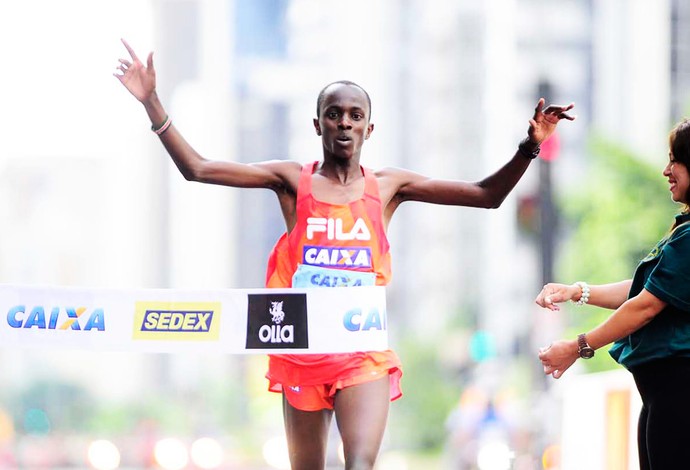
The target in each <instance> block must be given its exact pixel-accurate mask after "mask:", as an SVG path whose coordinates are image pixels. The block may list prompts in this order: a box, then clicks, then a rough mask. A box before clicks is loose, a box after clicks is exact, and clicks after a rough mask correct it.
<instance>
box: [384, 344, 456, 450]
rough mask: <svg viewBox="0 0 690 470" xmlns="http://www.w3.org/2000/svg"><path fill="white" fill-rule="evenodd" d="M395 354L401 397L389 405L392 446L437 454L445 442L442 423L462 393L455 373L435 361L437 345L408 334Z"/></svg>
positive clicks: (440, 362) (437, 350) (443, 423)
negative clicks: (399, 367)
mask: <svg viewBox="0 0 690 470" xmlns="http://www.w3.org/2000/svg"><path fill="white" fill-rule="evenodd" d="M399 352H400V355H401V358H402V360H403V370H404V380H403V384H402V385H403V394H404V395H403V398H402V399H401V400H400V401H399V402H397V403H394V404H393V405H392V413H391V416H390V419H391V426H390V427H389V428H390V431H389V433H390V435H391V440H392V444H393V446H394V447H399V448H404V449H414V450H416V451H421V452H429V453H435V452H438V451H440V450H441V448H442V446H443V445H444V443H445V441H446V439H447V429H446V427H445V422H446V420H447V419H448V415H449V413H450V411H451V410H452V409H453V407H454V406H455V405H456V404H457V402H458V397H459V396H460V392H461V391H462V390H461V388H460V386H459V384H458V383H457V381H456V380H453V379H454V378H456V377H457V371H454V370H451V369H449V368H447V367H445V366H444V365H443V363H442V361H439V343H434V344H429V343H427V342H423V341H421V340H420V338H419V337H415V336H414V335H412V336H411V337H409V338H407V339H403V340H402V341H400V347H399ZM449 377H451V378H453V379H449Z"/></svg>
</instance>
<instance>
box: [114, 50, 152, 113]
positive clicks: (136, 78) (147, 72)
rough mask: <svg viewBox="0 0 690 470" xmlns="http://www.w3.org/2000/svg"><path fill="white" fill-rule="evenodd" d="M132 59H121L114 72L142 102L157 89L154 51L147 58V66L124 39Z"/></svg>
mask: <svg viewBox="0 0 690 470" xmlns="http://www.w3.org/2000/svg"><path fill="white" fill-rule="evenodd" d="M122 44H124V45H125V48H126V49H127V52H129V56H130V59H129V60H128V59H119V62H120V65H119V67H117V71H116V72H115V73H113V75H115V77H116V78H117V79H118V80H120V83H122V84H123V85H124V86H125V88H127V90H128V91H129V92H130V93H131V94H132V95H134V97H135V98H136V99H137V100H139V101H141V102H142V103H143V102H145V101H146V100H148V99H149V98H150V97H151V95H152V94H153V93H154V92H155V91H156V71H155V69H154V68H153V52H150V53H149V56H148V58H147V59H146V66H144V64H143V63H142V62H141V61H140V60H139V57H137V54H136V53H135V52H134V49H132V47H131V46H130V45H129V44H128V43H127V41H125V40H124V39H122Z"/></svg>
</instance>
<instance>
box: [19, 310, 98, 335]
mask: <svg viewBox="0 0 690 470" xmlns="http://www.w3.org/2000/svg"><path fill="white" fill-rule="evenodd" d="M7 324H8V325H9V326H11V327H12V328H37V329H39V330H80V331H81V330H84V331H88V330H97V331H105V314H104V313H103V309H102V308H95V309H93V310H90V311H89V310H88V309H87V308H86V307H51V308H44V307H43V306H40V305H39V306H36V307H32V308H30V309H28V308H26V306H25V305H16V306H14V307H12V308H10V309H9V311H8V312H7Z"/></svg>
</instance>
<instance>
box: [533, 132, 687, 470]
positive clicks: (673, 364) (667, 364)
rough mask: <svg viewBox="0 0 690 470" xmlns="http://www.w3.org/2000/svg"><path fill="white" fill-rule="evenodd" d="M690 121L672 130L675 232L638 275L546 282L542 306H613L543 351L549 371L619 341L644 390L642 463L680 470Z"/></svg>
mask: <svg viewBox="0 0 690 470" xmlns="http://www.w3.org/2000/svg"><path fill="white" fill-rule="evenodd" d="M689 166H690V120H688V119H684V120H683V121H681V122H679V123H678V124H677V125H676V126H675V127H674V128H673V130H672V131H671V133H670V134H669V162H668V164H667V165H666V167H665V168H664V171H663V174H664V176H665V177H666V178H667V179H668V182H669V185H670V187H669V190H670V192H671V198H672V199H673V200H674V201H675V202H677V203H679V204H682V205H683V209H682V211H681V213H680V214H679V215H677V216H676V219H675V222H674V224H673V226H672V227H671V230H670V231H669V233H668V234H667V235H666V236H665V237H664V238H662V239H661V240H660V241H659V242H658V243H657V245H656V246H655V247H654V248H653V249H652V250H651V252H650V253H649V254H648V255H647V256H646V257H645V258H644V259H643V260H642V261H641V262H640V264H639V265H638V267H637V269H636V270H635V274H634V276H633V278H632V280H627V281H622V282H618V283H615V284H605V285H598V286H589V285H587V283H584V282H577V283H575V284H573V285H569V286H568V285H564V284H547V285H545V286H544V288H543V289H542V291H541V292H540V293H539V295H538V296H537V299H536V302H537V304H539V305H540V306H542V307H545V308H548V309H551V310H559V307H558V305H557V304H558V303H560V302H565V301H567V300H570V301H573V302H575V303H576V304H579V305H583V304H591V305H596V306H598V307H604V308H609V309H615V312H614V313H613V314H612V315H611V316H610V317H609V318H608V319H607V320H606V321H604V322H603V323H602V324H600V325H599V326H597V327H596V328H594V329H593V330H591V331H589V332H587V333H583V334H580V335H578V338H577V339H572V340H561V341H557V342H555V343H553V344H551V345H550V346H549V347H547V348H544V349H542V350H541V351H540V352H539V359H540V360H541V362H542V365H543V366H544V373H545V374H551V375H552V376H553V377H554V378H556V379H557V378H559V377H561V376H562V375H563V373H564V372H565V371H566V370H567V369H568V367H570V366H571V365H572V364H573V363H574V362H575V361H576V360H577V359H578V358H583V359H588V358H591V357H592V356H593V355H594V351H595V350H597V349H599V348H601V347H603V346H605V345H607V344H609V343H614V344H613V346H612V348H611V349H610V351H609V354H611V356H612V357H613V358H614V359H615V360H616V361H618V362H619V363H620V364H622V365H623V366H625V367H626V368H627V369H628V370H630V372H631V373H632V375H633V377H634V379H635V383H636V385H637V389H638V390H639V392H640V395H641V397H642V411H641V413H640V420H639V423H638V447H639V457H640V469H641V470H645V469H653V470H659V469H678V468H681V467H682V466H683V465H688V462H690V445H688V443H689V442H690V440H689V439H688V426H689V425H690V224H689V223H688V221H690V206H689V205H688V204H689V203H690V172H689V171H688V168H689Z"/></svg>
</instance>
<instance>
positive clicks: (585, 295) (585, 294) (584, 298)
mask: <svg viewBox="0 0 690 470" xmlns="http://www.w3.org/2000/svg"><path fill="white" fill-rule="evenodd" d="M575 285H576V286H578V287H579V288H580V300H578V301H577V302H573V303H574V304H575V305H585V304H586V303H587V302H589V284H587V283H586V282H584V281H577V282H576V283H575Z"/></svg>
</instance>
